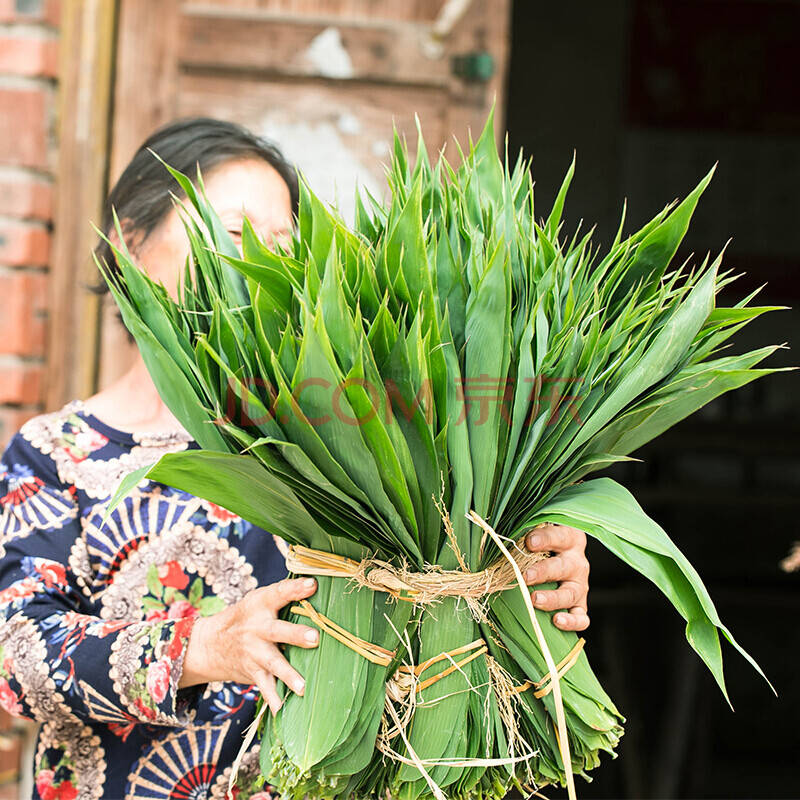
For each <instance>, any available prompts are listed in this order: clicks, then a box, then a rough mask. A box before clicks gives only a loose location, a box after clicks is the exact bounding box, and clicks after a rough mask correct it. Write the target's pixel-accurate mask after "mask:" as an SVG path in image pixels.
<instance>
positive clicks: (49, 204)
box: [0, 0, 60, 798]
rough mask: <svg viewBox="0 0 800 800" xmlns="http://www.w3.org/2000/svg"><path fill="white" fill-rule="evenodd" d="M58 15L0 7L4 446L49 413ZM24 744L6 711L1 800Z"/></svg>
mask: <svg viewBox="0 0 800 800" xmlns="http://www.w3.org/2000/svg"><path fill="white" fill-rule="evenodd" d="M59 16H60V2H59V0H0V448H2V447H5V444H6V442H7V441H8V439H9V438H10V436H11V435H12V434H13V433H14V432H15V431H16V430H17V429H18V428H19V427H20V425H22V423H23V422H24V421H25V420H26V419H28V418H29V417H31V416H33V415H34V414H36V413H38V412H39V411H41V410H42V409H41V401H42V380H43V370H44V361H45V326H46V323H47V265H48V260H49V257H50V243H51V229H52V219H53V194H54V191H53V176H54V174H55V167H56V159H57V152H56V139H55V125H56V89H57V72H58V23H59ZM21 741H22V738H21V730H20V729H19V728H18V725H17V723H16V722H15V721H14V720H12V719H11V718H9V717H8V715H6V714H5V712H3V711H2V710H0V798H13V797H17V796H18V794H19V791H20V790H19V789H18V788H17V784H16V780H17V777H18V775H19V771H20V744H21ZM26 768H27V765H26Z"/></svg>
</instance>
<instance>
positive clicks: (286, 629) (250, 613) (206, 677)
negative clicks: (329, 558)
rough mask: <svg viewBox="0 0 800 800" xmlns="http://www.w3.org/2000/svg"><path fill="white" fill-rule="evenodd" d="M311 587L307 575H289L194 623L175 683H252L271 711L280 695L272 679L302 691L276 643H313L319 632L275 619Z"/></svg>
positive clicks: (314, 586)
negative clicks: (305, 576) (283, 609)
mask: <svg viewBox="0 0 800 800" xmlns="http://www.w3.org/2000/svg"><path fill="white" fill-rule="evenodd" d="M316 590H317V582H316V581H315V580H314V579H313V578H294V579H292V580H288V579H287V580H283V581H280V582H279V583H273V584H270V585H269V586H263V587H261V588H260V589H254V590H253V591H252V592H249V593H248V594H247V595H245V597H243V598H242V599H241V600H240V601H239V602H238V603H234V604H233V605H231V606H228V607H227V608H225V609H223V610H222V611H220V612H219V613H217V614H214V615H212V616H210V617H200V618H199V619H197V620H196V621H195V623H194V627H193V628H192V633H191V636H190V637H189V643H188V645H187V647H186V654H185V656H184V661H183V673H182V675H181V679H180V683H179V686H180V687H181V688H182V687H184V686H194V685H195V684H198V683H210V682H212V681H235V682H236V683H247V684H255V685H256V686H258V688H259V690H260V692H261V695H262V696H263V697H264V699H265V700H266V701H267V703H268V705H269V707H270V709H271V710H272V713H273V714H277V713H278V709H279V708H280V707H281V699H280V698H279V697H278V693H277V691H276V688H275V681H276V680H282V681H283V682H284V683H285V684H286V685H287V686H288V687H289V688H290V689H291V690H292V691H294V692H296V693H297V694H299V695H302V694H303V692H304V691H305V681H304V680H303V676H302V675H300V673H299V672H297V670H295V669H294V668H293V667H292V666H291V665H290V664H289V662H288V661H287V660H286V658H285V657H284V655H283V653H282V652H281V651H280V649H279V647H278V645H279V644H291V645H295V646H297V647H306V648H311V647H316V646H317V645H318V644H319V632H318V631H317V630H316V629H314V628H310V627H308V626H307V625H297V624H295V623H293V622H286V621H285V620H281V619H278V613H279V612H280V610H281V609H282V608H283V607H284V606H286V605H288V604H289V603H293V602H295V601H297V600H304V599H306V598H307V597H311V595H313V594H314V592H315V591H316Z"/></svg>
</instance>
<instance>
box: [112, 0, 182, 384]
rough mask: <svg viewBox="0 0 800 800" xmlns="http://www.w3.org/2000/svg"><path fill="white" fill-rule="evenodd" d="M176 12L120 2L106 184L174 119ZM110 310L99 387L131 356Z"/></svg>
mask: <svg viewBox="0 0 800 800" xmlns="http://www.w3.org/2000/svg"><path fill="white" fill-rule="evenodd" d="M179 12H180V3H179V0H121V3H120V11H119V28H118V48H117V60H116V86H115V88H114V127H113V137H112V145H111V167H110V182H109V183H110V185H113V183H114V182H115V181H116V180H117V178H118V177H119V175H120V173H121V172H122V170H123V169H125V166H126V165H127V163H128V162H129V161H130V159H131V157H132V156H133V155H134V153H135V152H136V150H137V149H138V148H139V146H140V145H141V143H142V142H143V141H144V139H145V138H146V137H147V136H148V135H149V134H150V133H151V132H152V131H153V130H154V129H155V128H157V127H158V126H159V125H163V124H164V123H166V122H168V121H169V120H171V119H172V118H173V117H174V116H175V109H176V103H177V95H176V93H177V88H178V58H177V53H178V46H177V42H178V36H179V31H180V24H179V23H180V13H179ZM112 306H113V303H106V304H105V307H104V308H103V310H102V314H101V334H100V355H99V365H98V379H97V382H98V387H99V388H102V387H104V386H107V385H108V384H109V383H112V382H113V381H114V380H116V379H117V378H118V377H120V376H121V375H123V374H124V373H125V372H126V371H127V369H128V367H129V366H130V364H131V361H132V358H133V355H134V354H135V349H134V348H132V346H131V345H130V343H129V341H128V336H127V332H126V331H125V329H124V328H123V326H122V323H121V322H120V321H119V320H118V319H117V317H116V314H115V313H114V308H113V307H112Z"/></svg>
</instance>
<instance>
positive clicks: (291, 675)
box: [258, 644, 306, 696]
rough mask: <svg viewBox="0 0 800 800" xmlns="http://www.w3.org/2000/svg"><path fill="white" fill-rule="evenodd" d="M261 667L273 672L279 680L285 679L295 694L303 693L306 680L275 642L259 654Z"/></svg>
mask: <svg viewBox="0 0 800 800" xmlns="http://www.w3.org/2000/svg"><path fill="white" fill-rule="evenodd" d="M258 660H259V666H260V668H261V669H263V670H266V671H268V672H271V673H272V674H273V675H274V676H275V677H276V678H277V679H278V680H281V681H283V682H284V683H285V684H286V685H287V686H288V687H289V688H290V689H291V690H292V691H293V692H294V693H295V694H299V695H301V696H302V695H303V693H304V692H305V690H306V682H305V681H304V680H303V676H302V675H301V674H300V673H299V672H298V671H297V670H296V669H295V668H294V667H293V666H292V665H291V664H290V663H289V662H288V661H287V660H286V657H285V656H284V655H283V653H281V651H280V650H278V648H277V647H276V645H274V644H269V645H267V647H265V648H264V649H263V651H262V652H261V653H260V654H259V659H258Z"/></svg>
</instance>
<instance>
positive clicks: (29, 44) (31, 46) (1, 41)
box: [0, 36, 58, 78]
mask: <svg viewBox="0 0 800 800" xmlns="http://www.w3.org/2000/svg"><path fill="white" fill-rule="evenodd" d="M0 72H2V73H5V74H6V75H24V76H27V77H39V78H55V77H56V75H57V74H58V42H57V41H55V40H53V39H34V38H31V37H27V36H26V37H21V36H0Z"/></svg>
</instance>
